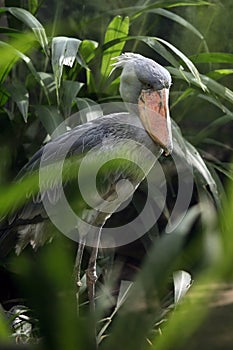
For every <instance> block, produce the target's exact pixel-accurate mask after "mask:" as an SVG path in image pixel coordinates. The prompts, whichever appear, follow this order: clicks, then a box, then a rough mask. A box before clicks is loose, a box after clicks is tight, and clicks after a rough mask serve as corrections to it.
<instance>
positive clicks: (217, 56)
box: [190, 52, 233, 64]
mask: <svg viewBox="0 0 233 350" xmlns="http://www.w3.org/2000/svg"><path fill="white" fill-rule="evenodd" d="M190 59H191V60H192V61H193V62H194V63H210V62H211V63H230V64H232V63H233V54H231V53H225V52H223V53H222V52H209V53H207V52H206V53H199V54H197V55H193V56H191V57H190Z"/></svg>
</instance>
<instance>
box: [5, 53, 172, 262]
mask: <svg viewBox="0 0 233 350" xmlns="http://www.w3.org/2000/svg"><path fill="white" fill-rule="evenodd" d="M114 66H115V68H118V67H121V68H123V71H122V74H121V83H120V93H121V96H122V99H123V100H124V101H125V102H130V103H134V104H136V103H137V100H138V97H139V94H140V92H141V90H142V89H144V88H152V89H154V90H160V89H162V88H169V87H170V85H171V77H170V74H169V73H168V71H167V70H166V69H165V68H163V67H162V66H160V65H158V64H157V63H155V62H154V61H152V60H150V59H147V58H144V57H143V56H141V55H137V54H130V53H127V54H123V55H121V56H120V57H118V59H117V62H116V63H115V65H114ZM122 140H126V141H125V142H124V144H123V143H122V142H121V141H122ZM127 140H133V141H134V147H133V149H132V147H131V148H130V147H129V148H128V150H127ZM129 144H130V145H131V143H130V141H129ZM119 145H120V149H121V151H122V150H127V152H129V154H130V157H131V158H132V159H133V158H135V159H137V158H142V159H143V157H145V154H144V148H143V147H144V146H145V148H146V149H149V150H150V151H151V152H152V153H153V154H154V156H155V157H154V158H151V159H145V169H146V172H149V170H150V169H151V167H152V166H153V164H154V162H155V161H156V158H158V157H159V156H160V155H161V154H162V152H163V151H162V149H161V148H160V147H159V146H158V145H157V144H156V143H155V142H154V141H153V140H152V139H151V138H150V136H149V134H148V133H147V131H146V130H145V129H144V127H143V126H142V123H141V121H140V119H139V117H138V116H137V115H136V114H135V113H133V112H130V113H115V114H112V115H107V116H104V117H100V118H98V119H95V120H93V121H91V122H89V123H86V124H83V125H80V126H77V127H75V128H74V129H72V130H70V131H67V132H66V133H65V134H63V135H61V136H60V137H58V138H56V139H54V140H52V141H50V142H49V143H48V144H47V145H46V146H44V147H42V148H41V149H40V150H39V151H38V152H37V153H36V154H35V155H34V156H33V157H32V158H31V160H30V161H29V162H28V163H27V164H26V165H25V166H24V168H23V169H22V171H21V172H20V174H19V176H18V178H22V177H23V176H24V175H25V174H27V173H30V172H32V171H35V170H37V169H39V167H40V162H41V157H42V155H43V162H44V164H48V165H49V164H53V163H54V161H60V160H62V159H64V158H65V157H66V158H69V157H71V156H80V157H81V158H82V157H84V156H85V155H86V154H87V152H89V151H92V157H93V161H94V159H95V157H96V156H97V155H98V157H99V156H102V157H103V160H104V157H105V156H106V155H108V154H109V153H112V152H113V153H114V150H116V149H117V147H118V146H119ZM142 146H143V147H142ZM67 150H68V152H67ZM93 150H94V151H93ZM90 159H91V158H90ZM145 176H146V173H144V174H142V173H141V172H140V171H139V172H138V170H137V168H136V167H132V166H131V165H127V166H126V167H125V168H124V167H122V166H120V165H119V168H118V169H115V168H114V169H112V170H111V169H108V171H107V172H106V174H105V178H102V179H101V180H100V181H99V182H100V183H99V188H100V191H101V196H102V197H103V198H104V199H105V201H108V200H109V203H110V207H109V208H110V209H109V208H107V207H106V204H102V203H100V202H99V197H98V198H97V199H96V198H95V194H93V198H92V200H93V201H94V204H95V208H96V209H91V208H90V207H89V206H87V207H86V208H84V210H83V211H82V213H81V215H82V219H83V220H85V221H87V222H89V223H90V224H93V225H96V226H97V227H101V226H102V225H103V224H104V223H105V221H106V220H107V218H108V217H109V216H110V215H111V214H109V212H114V210H116V209H117V208H118V206H120V205H121V202H122V198H121V200H119V202H117V201H116V202H115V207H111V200H112V199H113V198H114V193H116V186H117V184H118V182H119V181H120V180H122V179H129V180H130V182H131V184H132V186H133V189H134V190H135V189H136V188H137V186H138V185H139V184H140V182H141V181H142V180H143V178H144V177H145ZM49 181H50V180H49V176H48V186H47V187H48V189H47V190H44V191H43V193H39V194H38V195H37V196H35V197H34V198H32V200H31V201H29V202H28V203H27V204H25V205H24V206H23V208H21V209H20V210H18V211H16V212H15V213H14V214H12V215H10V216H9V217H8V222H7V223H6V222H5V223H4V225H3V226H2V227H0V257H2V256H4V255H6V254H7V253H8V252H9V251H10V250H11V249H12V244H15V238H16V237H17V244H16V251H17V253H20V251H21V250H22V249H23V248H24V247H25V246H26V245H27V244H28V243H31V244H32V246H33V247H34V248H37V247H38V246H40V245H42V244H44V241H45V240H46V239H48V238H49V233H48V232H47V230H46V225H45V223H44V220H46V219H47V213H46V211H45V210H44V206H43V203H42V199H43V198H44V197H45V196H47V199H48V200H49V201H50V202H51V203H52V204H54V207H55V208H56V202H57V201H58V200H59V191H56V190H57V189H56V184H55V185H54V184H53V182H52V181H53V180H51V182H49ZM101 182H102V183H101ZM65 185H66V184H65ZM120 186H122V189H121V188H117V191H118V192H119V191H120V192H121V193H125V198H124V200H126V199H127V197H129V196H130V191H129V192H127V191H128V189H127V188H124V186H126V185H125V183H120ZM42 197H43V198H42ZM114 199H116V198H114ZM107 209H108V210H107ZM105 210H107V212H108V213H105ZM76 228H77V229H78V230H79V231H82V227H81V226H80V227H76ZM79 233H80V234H81V235H85V234H86V232H79Z"/></svg>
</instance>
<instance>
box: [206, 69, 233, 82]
mask: <svg viewBox="0 0 233 350" xmlns="http://www.w3.org/2000/svg"><path fill="white" fill-rule="evenodd" d="M231 74H233V69H216V70H214V71H211V72H209V73H207V74H206V75H207V76H208V77H210V78H211V79H214V80H219V79H221V78H224V77H225V76H228V75H231Z"/></svg>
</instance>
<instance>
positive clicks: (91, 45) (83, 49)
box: [79, 40, 99, 63]
mask: <svg viewBox="0 0 233 350" xmlns="http://www.w3.org/2000/svg"><path fill="white" fill-rule="evenodd" d="M98 46H99V43H97V41H94V40H83V41H82V43H81V45H80V49H79V51H80V54H81V55H82V57H83V59H84V61H85V62H87V63H88V62H90V61H91V60H92V58H94V57H95V50H96V49H97V47H98Z"/></svg>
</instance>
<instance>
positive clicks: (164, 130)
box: [138, 88, 173, 155]
mask: <svg viewBox="0 0 233 350" xmlns="http://www.w3.org/2000/svg"><path fill="white" fill-rule="evenodd" d="M168 97H169V90H168V89H165V88H164V89H162V90H159V91H152V90H142V92H141V94H140V96H139V99H138V109H139V115H140V119H141V121H142V123H143V125H144V127H145V129H146V131H147V132H148V133H149V135H150V137H151V138H152V139H153V140H154V141H155V142H156V143H158V144H159V145H160V147H162V148H163V149H164V150H165V155H168V154H170V153H171V152H172V148H173V146H172V133H171V121H170V114H169V107H168Z"/></svg>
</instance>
